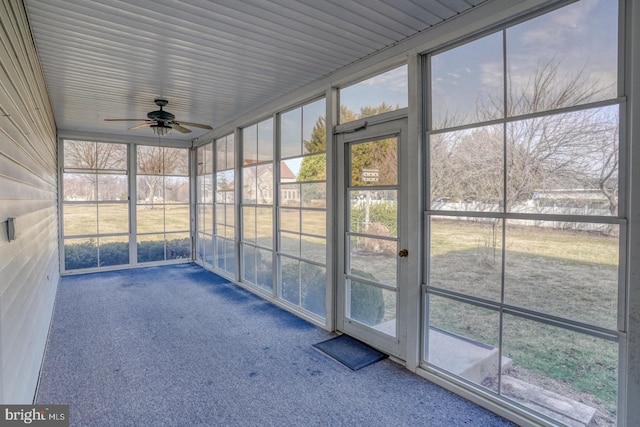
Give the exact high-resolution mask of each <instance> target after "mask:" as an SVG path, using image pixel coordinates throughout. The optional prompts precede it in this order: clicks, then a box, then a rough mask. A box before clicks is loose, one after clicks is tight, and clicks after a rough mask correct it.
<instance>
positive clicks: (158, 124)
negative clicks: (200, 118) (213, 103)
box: [104, 98, 213, 136]
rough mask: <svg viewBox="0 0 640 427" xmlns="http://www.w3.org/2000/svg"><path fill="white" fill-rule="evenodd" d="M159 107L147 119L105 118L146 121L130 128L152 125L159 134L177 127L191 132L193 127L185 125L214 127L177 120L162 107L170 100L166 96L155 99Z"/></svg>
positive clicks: (122, 120) (183, 131)
mask: <svg viewBox="0 0 640 427" xmlns="http://www.w3.org/2000/svg"><path fill="white" fill-rule="evenodd" d="M153 102H155V103H156V105H157V106H158V107H160V109H159V110H156V111H150V112H149V113H147V118H146V119H104V120H105V121H106V122H145V123H142V124H140V125H136V126H133V127H130V128H129V130H137V129H142V128H146V127H150V128H151V129H152V130H153V133H155V134H156V135H157V136H164V135H166V134H168V133H169V131H170V130H171V129H175V130H177V131H178V132H181V133H189V132H191V129H187V128H186V127H185V126H189V127H195V128H201V129H209V130H211V129H213V128H212V127H211V126H209V125H203V124H200V123H191V122H183V121H177V120H176V116H174V115H173V114H171V113H170V112H168V111H164V110H163V109H162V107H164V106H166V105H167V104H168V103H169V101H167V100H166V99H164V98H156V99H154V100H153Z"/></svg>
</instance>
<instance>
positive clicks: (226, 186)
mask: <svg viewBox="0 0 640 427" xmlns="http://www.w3.org/2000/svg"><path fill="white" fill-rule="evenodd" d="M215 149H216V168H215V186H216V188H215V191H216V193H215V194H216V196H215V217H216V219H215V231H214V232H215V237H214V240H215V254H216V259H215V266H216V267H217V268H218V269H220V270H222V271H225V272H226V273H228V274H230V275H232V276H234V277H235V274H236V244H235V233H236V227H235V221H236V220H235V217H236V207H235V181H236V176H235V141H234V136H233V134H230V135H227V136H225V137H223V138H219V139H216V141H215Z"/></svg>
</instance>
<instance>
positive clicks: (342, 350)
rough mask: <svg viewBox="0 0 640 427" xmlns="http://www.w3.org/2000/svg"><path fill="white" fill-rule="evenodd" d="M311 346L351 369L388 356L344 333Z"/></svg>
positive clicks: (354, 369)
mask: <svg viewBox="0 0 640 427" xmlns="http://www.w3.org/2000/svg"><path fill="white" fill-rule="evenodd" d="M313 346H314V347H315V348H317V349H318V350H320V351H321V352H323V353H325V354H327V355H328V356H330V357H332V358H333V359H335V360H337V361H338V362H340V363H342V364H343V365H345V366H346V367H348V368H350V369H351V370H353V371H357V370H358V369H362V368H364V367H365V366H369V365H371V364H373V363H376V362H378V361H380V360H382V359H386V358H387V357H389V356H387V355H386V354H384V353H382V352H380V351H378V350H376V349H375V348H371V347H369V346H368V345H367V344H365V343H363V342H360V341H358V340H357V339H355V338H351V337H350V336H348V335H345V334H342V335H339V336H337V337H335V338H331V339H329V340H326V341H322V342H319V343H317V344H313Z"/></svg>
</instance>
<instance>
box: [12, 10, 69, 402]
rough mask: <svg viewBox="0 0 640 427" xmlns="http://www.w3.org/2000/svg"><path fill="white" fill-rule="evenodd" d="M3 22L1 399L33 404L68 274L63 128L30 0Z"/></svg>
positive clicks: (13, 11)
mask: <svg viewBox="0 0 640 427" xmlns="http://www.w3.org/2000/svg"><path fill="white" fill-rule="evenodd" d="M0 22H1V23H2V25H1V26H0V403H32V401H33V397H34V393H35V390H36V385H37V381H38V373H39V370H40V364H41V362H42V357H43V354H44V349H45V343H46V339H47V333H48V331H49V323H50V320H51V313H52V310H53V302H54V298H55V293H56V289H57V285H58V281H59V278H60V274H59V266H58V258H59V257H58V240H57V239H58V211H57V184H56V180H57V167H56V128H55V123H54V120H53V114H52V112H51V108H50V103H49V98H48V96H47V92H46V88H45V85H44V80H43V77H42V73H41V70H40V64H39V62H38V60H37V57H36V52H35V48H34V46H33V42H32V40H31V33H30V31H29V27H28V22H27V20H26V14H25V12H24V8H23V5H22V1H19V0H9V1H3V2H1V3H0ZM7 218H16V240H13V241H11V242H9V241H8V237H7V232H6V220H7Z"/></svg>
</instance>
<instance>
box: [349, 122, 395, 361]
mask: <svg viewBox="0 0 640 427" xmlns="http://www.w3.org/2000/svg"><path fill="white" fill-rule="evenodd" d="M405 123H406V122H405V120H404V119H399V120H394V121H391V122H386V123H381V124H376V125H369V126H368V127H367V128H366V129H365V130H362V131H360V132H357V133H355V134H354V133H349V134H342V135H340V136H339V138H338V142H339V144H338V145H339V146H340V147H342V150H340V151H341V152H340V156H341V157H342V158H341V159H340V161H339V163H338V164H339V165H341V166H342V165H344V166H343V169H342V170H341V171H340V186H341V188H342V189H343V191H344V193H343V195H344V196H343V198H342V200H340V202H339V204H340V205H341V206H340V212H342V215H343V219H342V222H341V227H340V243H341V248H344V249H343V251H342V254H341V255H342V256H341V260H340V262H341V265H342V267H341V270H342V274H341V279H340V281H339V289H338V295H339V306H338V310H339V316H338V328H339V329H340V330H341V331H342V332H344V333H347V334H348V335H351V336H353V337H355V338H357V339H359V340H361V341H364V342H366V343H368V344H370V345H372V346H374V347H376V348H379V349H380V350H382V351H385V352H387V353H389V354H392V355H396V356H401V346H400V340H399V338H398V337H399V336H400V335H401V334H399V328H400V324H401V320H402V313H400V312H399V311H398V310H399V304H398V298H399V293H400V292H401V289H400V288H399V284H400V283H403V280H402V278H403V277H404V276H405V274H406V273H405V272H404V271H403V267H404V265H405V264H406V263H402V262H401V261H400V260H401V257H402V256H404V255H399V253H400V252H401V249H402V248H403V244H404V242H405V241H406V238H405V236H402V235H401V233H399V230H400V229H401V227H399V222H400V221H401V218H402V212H401V209H400V208H399V207H400V206H401V204H400V203H399V199H401V198H402V189H401V185H400V183H401V182H402V177H400V176H399V174H398V171H400V170H403V169H402V168H399V159H400V157H399V150H400V147H401V146H402V140H403V138H404V135H405V132H403V130H402V129H403V128H404V126H405Z"/></svg>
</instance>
